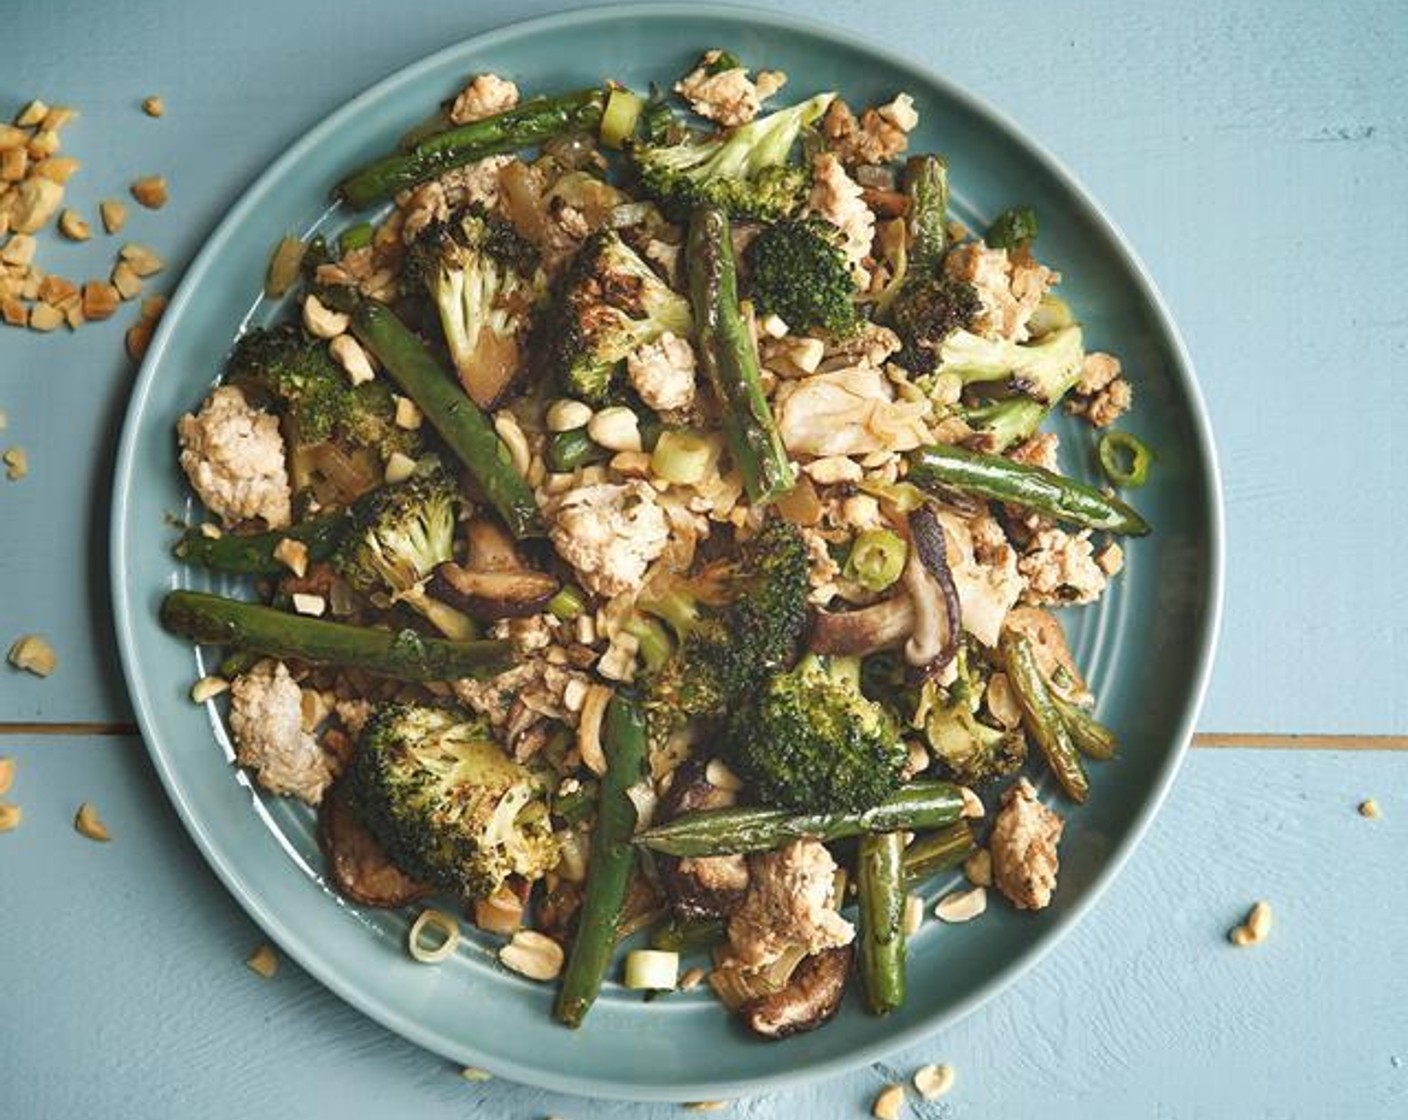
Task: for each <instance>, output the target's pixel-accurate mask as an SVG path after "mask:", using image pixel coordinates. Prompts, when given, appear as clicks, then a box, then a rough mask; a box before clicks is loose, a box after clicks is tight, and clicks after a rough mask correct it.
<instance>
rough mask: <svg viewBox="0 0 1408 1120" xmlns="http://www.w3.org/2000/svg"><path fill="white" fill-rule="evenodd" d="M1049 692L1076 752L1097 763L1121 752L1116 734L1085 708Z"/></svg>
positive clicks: (1052, 691) (1053, 692)
mask: <svg viewBox="0 0 1408 1120" xmlns="http://www.w3.org/2000/svg"><path fill="white" fill-rule="evenodd" d="M1048 691H1049V692H1050V693H1051V700H1052V703H1054V704H1055V705H1056V710H1057V711H1058V712H1060V713H1061V722H1062V723H1064V724H1065V725H1066V731H1067V732H1068V733H1069V734H1070V736H1071V742H1073V743H1074V744H1075V745H1076V750H1078V751H1080V753H1081V754H1083V755H1085V757H1086V758H1093V759H1095V760H1096V761H1097V762H1105V761H1107V760H1109V759H1111V758H1114V757H1115V754H1116V752H1117V751H1118V750H1119V741H1118V740H1117V739H1116V738H1115V733H1114V732H1113V731H1111V730H1110V729H1109V728H1108V727H1106V726H1105V725H1104V724H1103V723H1101V722H1100V721H1099V720H1097V719H1096V718H1095V717H1094V716H1093V715H1092V714H1091V713H1090V712H1088V711H1087V710H1086V709H1085V708H1082V707H1081V706H1080V705H1078V704H1073V703H1071V702H1070V701H1069V700H1067V699H1066V698H1065V697H1063V696H1061V695H1060V694H1059V693H1057V692H1055V691H1054V690H1051V689H1048Z"/></svg>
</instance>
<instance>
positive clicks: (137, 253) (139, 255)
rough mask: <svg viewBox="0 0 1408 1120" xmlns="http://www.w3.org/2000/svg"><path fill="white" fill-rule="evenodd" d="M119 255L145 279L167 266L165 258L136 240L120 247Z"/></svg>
mask: <svg viewBox="0 0 1408 1120" xmlns="http://www.w3.org/2000/svg"><path fill="white" fill-rule="evenodd" d="M118 256H120V257H121V258H122V259H123V261H125V262H126V263H127V264H128V266H129V267H131V269H132V271H133V272H135V273H136V274H137V275H138V276H141V277H142V278H143V279H145V278H146V277H148V276H155V275H156V274H157V273H158V272H160V271H161V270H162V269H163V268H165V267H166V262H165V261H164V260H162V259H161V258H160V257H159V256H157V255H156V254H155V253H154V252H152V251H151V250H150V249H148V248H147V247H146V246H145V245H138V244H137V243H136V242H135V241H129V242H128V243H127V244H126V245H124V246H123V247H122V248H121V249H119V250H118Z"/></svg>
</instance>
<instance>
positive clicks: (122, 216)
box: [98, 198, 127, 233]
mask: <svg viewBox="0 0 1408 1120" xmlns="http://www.w3.org/2000/svg"><path fill="white" fill-rule="evenodd" d="M98 216H99V217H100V218H102V220H103V229H105V230H107V232H108V233H116V232H117V231H118V230H120V229H121V228H122V227H123V226H125V225H126V224H127V206H126V205H125V204H124V203H121V202H119V201H118V200H117V199H115V198H105V199H103V200H102V202H100V203H98Z"/></svg>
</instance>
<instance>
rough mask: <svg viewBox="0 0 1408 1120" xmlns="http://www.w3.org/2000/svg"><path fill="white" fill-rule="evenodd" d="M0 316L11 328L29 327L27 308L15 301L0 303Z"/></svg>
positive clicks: (8, 300)
mask: <svg viewBox="0 0 1408 1120" xmlns="http://www.w3.org/2000/svg"><path fill="white" fill-rule="evenodd" d="M0 315H3V316H4V318H5V322H7V323H9V324H10V326H12V327H27V326H28V325H29V308H27V307H25V305H24V304H22V303H21V302H20V301H19V300H17V299H7V300H5V301H4V302H0Z"/></svg>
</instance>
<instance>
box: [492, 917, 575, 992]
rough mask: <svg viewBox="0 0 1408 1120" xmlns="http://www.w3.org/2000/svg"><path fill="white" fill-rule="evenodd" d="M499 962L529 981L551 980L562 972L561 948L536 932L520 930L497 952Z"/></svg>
mask: <svg viewBox="0 0 1408 1120" xmlns="http://www.w3.org/2000/svg"><path fill="white" fill-rule="evenodd" d="M499 960H500V961H501V962H502V963H503V965H504V967H505V968H510V969H512V970H513V971H514V972H517V973H518V974H519V975H520V976H526V977H528V979H530V980H552V979H554V978H555V977H556V976H557V975H558V974H559V973H560V972H561V971H562V961H563V955H562V946H561V945H559V944H558V943H557V942H556V941H554V940H553V939H552V938H551V937H547V936H544V935H543V934H541V933H538V932H537V931H536V930H531V929H521V930H519V931H518V932H517V933H515V934H514V935H513V940H511V941H510V942H509V943H508V944H507V945H505V946H504V947H503V948H502V949H500V950H499Z"/></svg>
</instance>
